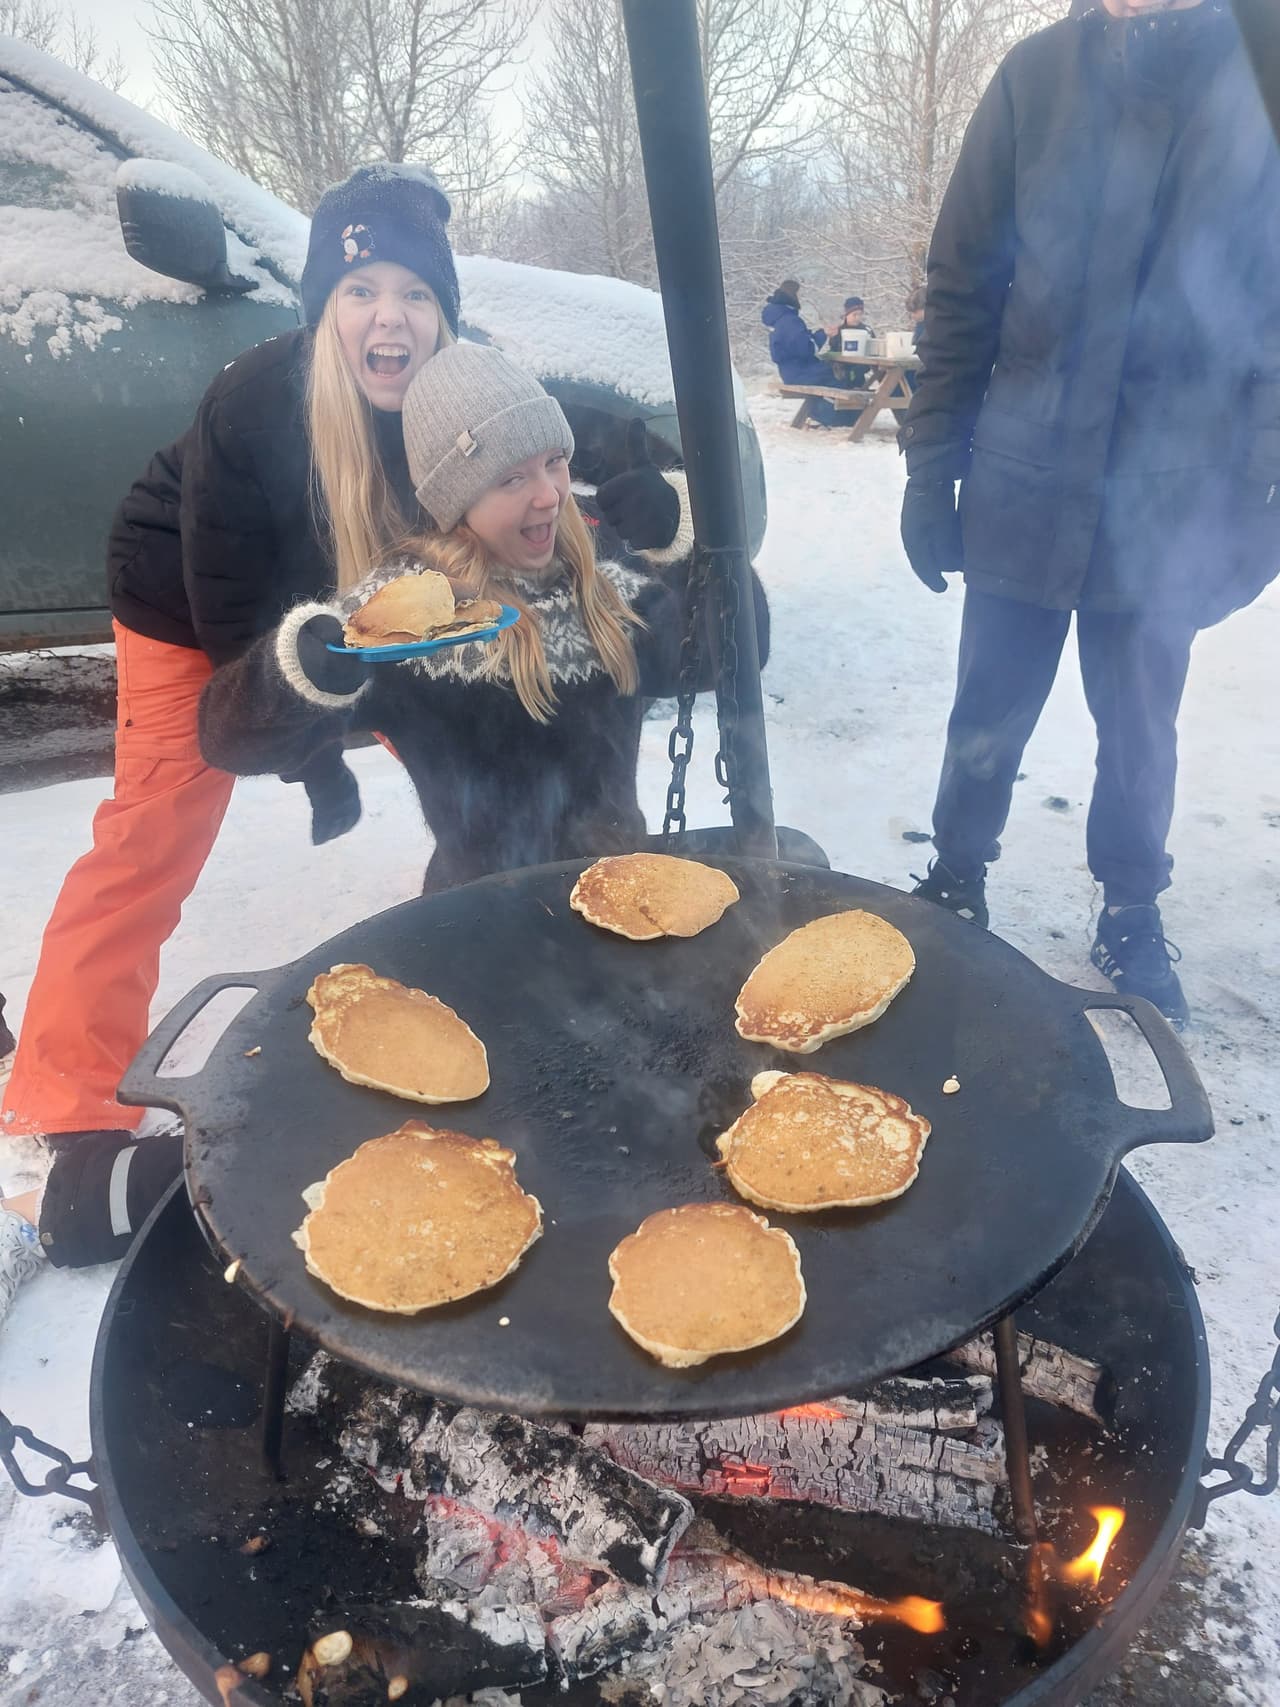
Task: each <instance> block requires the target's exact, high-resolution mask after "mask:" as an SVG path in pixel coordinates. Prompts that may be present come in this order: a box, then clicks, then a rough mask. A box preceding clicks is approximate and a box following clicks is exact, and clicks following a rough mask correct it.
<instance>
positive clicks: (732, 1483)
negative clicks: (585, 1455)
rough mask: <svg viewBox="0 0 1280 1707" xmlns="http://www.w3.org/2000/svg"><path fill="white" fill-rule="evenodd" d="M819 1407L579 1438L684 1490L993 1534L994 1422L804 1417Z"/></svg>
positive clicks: (594, 1426) (612, 1429)
mask: <svg viewBox="0 0 1280 1707" xmlns="http://www.w3.org/2000/svg"><path fill="white" fill-rule="evenodd" d="M824 1409H833V1410H834V1409H837V1406H832V1407H801V1408H799V1409H798V1410H793V1411H781V1412H773V1413H770V1414H767V1415H764V1416H753V1417H736V1418H732V1419H730V1420H729V1421H724V1422H710V1423H699V1424H694V1425H687V1424H679V1425H674V1424H666V1423H642V1424H625V1423H624V1424H618V1423H590V1424H588V1425H587V1427H586V1429H585V1430H584V1433H583V1443H584V1445H588V1446H592V1447H595V1448H596V1449H597V1450H598V1451H600V1452H605V1453H608V1455H609V1456H610V1457H611V1458H612V1459H614V1461H615V1462H616V1463H618V1464H619V1465H622V1466H624V1467H625V1468H626V1469H628V1470H632V1471H634V1472H635V1473H636V1474H637V1475H639V1476H644V1477H648V1478H651V1479H652V1480H653V1481H655V1482H660V1483H664V1484H665V1485H667V1486H669V1487H675V1488H680V1489H683V1490H685V1491H686V1492H690V1493H700V1494H711V1495H729V1496H732V1497H741V1498H756V1499H759V1498H764V1497H768V1498H772V1499H781V1500H804V1501H809V1502H811V1503H813V1504H817V1505H826V1506H835V1507H838V1508H839V1509H841V1510H843V1511H876V1512H880V1513H883V1514H884V1515H885V1516H889V1517H902V1518H909V1519H914V1520H915V1521H917V1522H925V1523H938V1524H946V1525H951V1526H954V1527H960V1528H973V1529H981V1530H985V1531H986V1532H987V1533H989V1534H998V1533H1000V1532H1001V1530H1002V1527H1003V1526H1002V1524H1001V1522H1000V1520H999V1518H998V1517H997V1516H996V1512H995V1500H996V1494H997V1491H998V1490H1001V1489H1003V1488H1004V1487H1005V1483H1006V1478H1005V1467H1004V1447H1003V1437H1002V1433H1001V1430H1000V1427H999V1425H998V1424H997V1423H995V1422H993V1421H991V1420H990V1419H989V1418H988V1419H984V1420H983V1421H981V1422H980V1423H979V1424H978V1426H977V1427H976V1428H975V1429H973V1430H971V1431H969V1433H968V1434H967V1435H966V1436H965V1438H963V1439H958V1438H956V1437H955V1436H952V1435H946V1434H938V1433H932V1432H929V1431H927V1430H924V1429H911V1428H902V1427H900V1426H898V1425H896V1424H892V1423H875V1422H867V1421H862V1420H858V1419H853V1418H849V1417H847V1416H844V1415H842V1414H837V1415H835V1416H830V1415H825V1414H821V1415H815V1414H814V1412H815V1410H817V1411H822V1410H824Z"/></svg>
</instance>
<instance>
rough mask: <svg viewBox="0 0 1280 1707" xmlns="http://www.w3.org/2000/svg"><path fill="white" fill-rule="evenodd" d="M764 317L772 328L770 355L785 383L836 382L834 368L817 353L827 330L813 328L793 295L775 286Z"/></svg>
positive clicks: (814, 383) (762, 313)
mask: <svg viewBox="0 0 1280 1707" xmlns="http://www.w3.org/2000/svg"><path fill="white" fill-rule="evenodd" d="M760 318H761V320H763V321H764V323H765V325H766V326H767V327H768V328H769V359H770V361H772V362H773V364H774V366H775V367H776V368H777V370H778V373H779V374H780V376H781V378H782V382H783V384H784V385H832V384H834V380H833V379H832V375H831V369H830V368H829V367H828V366H827V364H826V362H820V361H819V360H818V357H817V355H816V354H815V352H816V351H818V350H820V349H821V348H822V346H823V345H824V344H825V343H826V341H827V334H826V333H825V332H823V331H821V330H819V331H817V332H811V331H810V330H809V328H808V327H807V326H806V325H805V323H804V321H803V320H802V319H801V318H800V309H799V306H798V305H797V303H796V300H795V298H794V297H793V296H786V295H784V294H783V292H782V291H780V290H775V291H774V293H773V295H772V296H771V297H770V298H769V300H768V302H766V303H765V305H764V308H763V310H762V311H761V314H760Z"/></svg>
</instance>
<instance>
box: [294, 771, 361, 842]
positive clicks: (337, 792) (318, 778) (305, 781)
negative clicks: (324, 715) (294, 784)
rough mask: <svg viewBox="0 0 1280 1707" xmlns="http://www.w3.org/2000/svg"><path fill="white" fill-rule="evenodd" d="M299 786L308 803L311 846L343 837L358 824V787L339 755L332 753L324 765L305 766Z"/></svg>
mask: <svg viewBox="0 0 1280 1707" xmlns="http://www.w3.org/2000/svg"><path fill="white" fill-rule="evenodd" d="M302 786H303V787H304V788H305V789H306V791H307V799H308V800H309V801H310V802H311V842H312V845H313V846H314V847H317V848H318V847H322V846H323V844H324V843H325V842H332V841H335V840H336V839H337V838H338V837H339V836H345V835H346V833H347V831H348V830H352V829H354V828H355V826H356V825H357V824H358V823H359V822H360V785H359V783H357V781H356V779H355V773H354V772H353V771H352V770H351V768H350V767H349V766H348V765H347V763H346V761H345V760H344V759H343V757H342V754H341V753H339V752H336V751H335V753H334V756H333V758H332V759H331V760H329V761H328V762H327V763H326V764H324V765H323V766H320V765H315V764H313V765H311V766H308V768H307V769H306V770H304V771H303V773H302Z"/></svg>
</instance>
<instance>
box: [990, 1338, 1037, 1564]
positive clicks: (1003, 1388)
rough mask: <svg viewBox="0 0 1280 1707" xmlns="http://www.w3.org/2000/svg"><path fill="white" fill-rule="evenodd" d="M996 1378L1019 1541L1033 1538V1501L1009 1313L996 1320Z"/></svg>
mask: <svg viewBox="0 0 1280 1707" xmlns="http://www.w3.org/2000/svg"><path fill="white" fill-rule="evenodd" d="M995 1342H996V1379H997V1381H998V1383H999V1387H1000V1416H1001V1420H1002V1421H1003V1423H1004V1454H1005V1466H1006V1468H1007V1470H1008V1472H1009V1491H1010V1493H1011V1494H1012V1495H1013V1526H1014V1529H1015V1530H1016V1531H1017V1534H1018V1539H1019V1541H1025V1542H1026V1543H1027V1545H1028V1546H1029V1547H1033V1546H1034V1545H1035V1542H1036V1533H1037V1532H1036V1502H1035V1495H1034V1493H1033V1492H1032V1488H1031V1449H1030V1446H1029V1445H1028V1442H1027V1408H1026V1402H1025V1400H1024V1398H1023V1394H1022V1370H1021V1368H1020V1367H1019V1364H1018V1328H1017V1324H1016V1322H1015V1321H1014V1319H1013V1317H1012V1315H1009V1316H1003V1317H1001V1319H1000V1320H999V1321H998V1322H997V1323H996V1327H995Z"/></svg>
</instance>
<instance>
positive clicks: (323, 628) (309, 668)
mask: <svg viewBox="0 0 1280 1707" xmlns="http://www.w3.org/2000/svg"><path fill="white" fill-rule="evenodd" d="M330 642H332V643H333V645H335V646H341V645H342V624H341V623H340V622H339V621H338V619H337V617H336V616H329V615H327V614H326V615H325V616H313V617H312V618H311V620H310V621H309V622H304V623H303V625H302V627H301V628H300V629H299V630H298V663H299V664H300V665H301V667H302V673H303V675H304V676H306V678H307V680H308V681H309V682H310V683H311V684H312V685H313V686H314V687H318V688H319V689H320V691H321V692H322V693H356V692H358V690H359V689H360V687H361V686H362V685H363V684H364V683H365V682H366V681H367V680H368V679H369V675H370V673H371V671H372V669H373V666H372V665H371V664H366V663H365V661H364V659H363V658H357V657H356V655H355V654H354V653H353V652H346V653H343V652H330V651H329V650H328V647H329V644H330Z"/></svg>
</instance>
